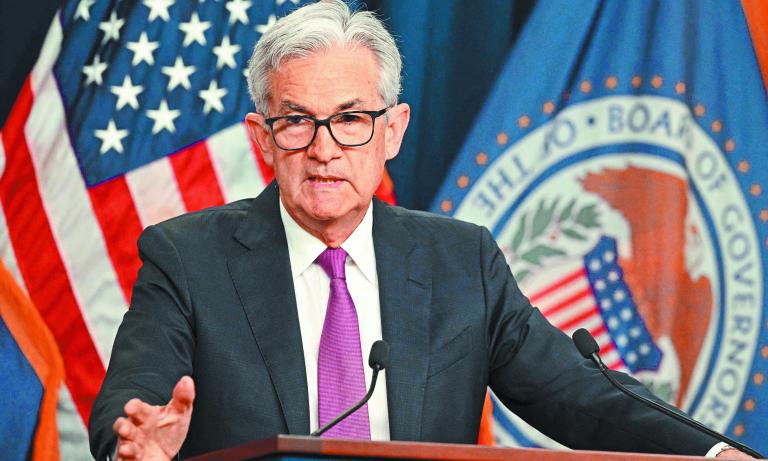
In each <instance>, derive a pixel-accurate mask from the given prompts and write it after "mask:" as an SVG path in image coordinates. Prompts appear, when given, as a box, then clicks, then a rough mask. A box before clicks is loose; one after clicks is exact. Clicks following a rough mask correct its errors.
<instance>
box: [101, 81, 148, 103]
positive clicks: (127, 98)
mask: <svg viewBox="0 0 768 461" xmlns="http://www.w3.org/2000/svg"><path fill="white" fill-rule="evenodd" d="M109 91H111V92H112V93H113V94H114V95H115V96H117V103H116V104H115V110H120V109H122V108H123V107H125V105H126V104H128V105H129V106H131V108H133V109H138V108H139V100H138V98H137V96H138V95H139V94H141V92H142V91H144V87H143V86H141V85H134V84H133V82H131V77H130V76H128V75H126V76H125V78H124V79H123V84H122V85H121V86H117V85H112V87H111V88H110V90H109Z"/></svg>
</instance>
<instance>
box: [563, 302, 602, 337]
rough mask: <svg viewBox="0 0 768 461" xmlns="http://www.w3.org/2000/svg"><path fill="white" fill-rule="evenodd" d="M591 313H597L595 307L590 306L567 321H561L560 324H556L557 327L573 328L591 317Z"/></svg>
mask: <svg viewBox="0 0 768 461" xmlns="http://www.w3.org/2000/svg"><path fill="white" fill-rule="evenodd" d="M593 315H599V314H598V312H597V309H596V307H592V308H591V309H589V310H586V311H584V312H582V313H581V314H579V315H577V316H576V317H574V318H572V319H570V320H568V321H567V322H564V323H561V324H560V325H558V328H560V329H561V330H563V331H570V329H571V328H573V327H574V326H576V325H579V324H580V323H583V322H584V321H585V320H587V319H588V318H590V317H592V316H593Z"/></svg>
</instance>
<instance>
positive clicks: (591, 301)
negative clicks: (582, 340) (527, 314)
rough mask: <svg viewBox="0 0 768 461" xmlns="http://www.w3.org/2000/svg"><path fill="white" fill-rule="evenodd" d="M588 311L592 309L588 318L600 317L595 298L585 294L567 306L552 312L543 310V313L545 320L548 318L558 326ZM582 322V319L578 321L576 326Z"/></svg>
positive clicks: (580, 325)
mask: <svg viewBox="0 0 768 461" xmlns="http://www.w3.org/2000/svg"><path fill="white" fill-rule="evenodd" d="M589 311H592V315H590V317H588V318H590V319H591V318H592V317H595V318H599V317H600V313H599V312H598V311H597V306H595V298H593V297H592V296H591V295H586V296H582V297H581V298H579V299H576V300H574V301H573V302H571V303H569V304H568V307H566V308H563V309H561V310H558V311H557V312H555V313H554V314H549V313H547V312H546V311H545V312H544V315H545V316H546V317H547V320H549V321H550V323H552V324H554V325H555V326H557V327H558V328H560V327H561V326H562V325H565V324H566V323H568V322H570V321H571V320H572V319H574V318H576V317H578V316H579V315H582V314H586V313H587V312H589ZM585 320H586V319H585ZM583 323H584V321H582V322H580V323H579V325H578V327H582V324H583ZM571 329H572V328H570V327H569V328H567V330H571ZM566 333H568V331H566Z"/></svg>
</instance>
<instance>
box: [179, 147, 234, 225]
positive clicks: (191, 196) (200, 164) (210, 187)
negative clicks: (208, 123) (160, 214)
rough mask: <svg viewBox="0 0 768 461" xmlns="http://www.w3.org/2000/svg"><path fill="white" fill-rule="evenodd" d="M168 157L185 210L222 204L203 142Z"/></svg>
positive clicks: (217, 183)
mask: <svg viewBox="0 0 768 461" xmlns="http://www.w3.org/2000/svg"><path fill="white" fill-rule="evenodd" d="M169 158H170V160H171V166H172V167H173V172H174V174H175V175H176V182H177V183H178V185H179V192H181V198H182V200H184V206H185V207H186V208H187V211H196V210H200V209H203V208H207V207H211V206H216V205H222V204H224V194H223V193H222V192H221V187H220V186H219V181H218V180H217V179H216V172H215V171H214V170H213V165H212V164H211V158H210V157H209V155H208V149H207V148H206V147H205V142H203V141H201V142H198V143H196V144H193V145H192V146H190V147H188V148H186V149H184V150H182V151H180V152H178V153H176V154H173V155H171V156H170V157H169Z"/></svg>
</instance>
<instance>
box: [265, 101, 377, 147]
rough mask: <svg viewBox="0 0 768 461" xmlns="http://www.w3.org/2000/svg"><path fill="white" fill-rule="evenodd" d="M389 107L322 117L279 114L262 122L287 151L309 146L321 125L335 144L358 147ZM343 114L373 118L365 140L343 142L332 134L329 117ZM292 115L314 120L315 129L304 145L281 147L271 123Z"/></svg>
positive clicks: (337, 114) (369, 139)
mask: <svg viewBox="0 0 768 461" xmlns="http://www.w3.org/2000/svg"><path fill="white" fill-rule="evenodd" d="M390 108H391V106H390V107H385V108H383V109H380V110H349V111H342V112H336V113H335V114H332V115H330V116H328V117H326V118H323V119H317V118H315V117H313V116H311V115H295V114H294V115H280V116H277V117H269V118H265V119H264V123H266V124H267V126H268V127H269V132H270V133H271V134H272V140H273V141H274V142H275V145H276V146H277V147H279V148H280V149H283V150H287V151H293V150H302V149H306V148H307V147H309V146H311V145H312V143H313V142H315V138H316V137H317V130H318V129H319V128H320V127H321V126H324V127H325V128H326V129H327V130H328V134H330V135H331V138H333V140H334V142H335V143H336V144H338V145H340V146H344V147H360V146H364V145H366V144H368V143H369V142H371V139H373V135H374V133H375V132H376V119H377V118H379V117H381V116H382V115H384V114H386V113H387V110H389V109H390ZM343 114H366V115H368V116H370V117H371V119H372V120H373V124H372V125H371V136H369V137H368V139H367V140H366V141H365V142H361V143H359V144H344V143H342V142H339V140H338V139H336V136H334V134H333V130H332V129H331V119H332V118H334V117H338V116H339V115H343ZM292 117H301V118H303V119H307V120H312V122H314V124H315V131H314V132H313V133H312V138H311V139H310V140H309V142H308V143H307V145H306V146H303V147H294V148H291V149H286V148H284V147H282V146H281V145H280V143H279V142H277V138H275V130H274V128H273V126H272V125H273V124H274V123H275V122H276V121H278V120H283V119H287V118H292Z"/></svg>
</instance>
